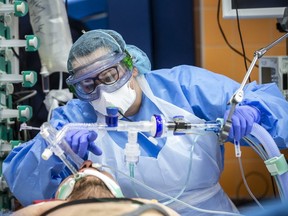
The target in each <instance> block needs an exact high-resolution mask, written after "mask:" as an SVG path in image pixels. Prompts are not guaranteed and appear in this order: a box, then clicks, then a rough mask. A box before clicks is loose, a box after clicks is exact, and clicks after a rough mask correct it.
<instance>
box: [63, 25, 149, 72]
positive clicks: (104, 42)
mask: <svg viewBox="0 0 288 216" xmlns="http://www.w3.org/2000/svg"><path fill="white" fill-rule="evenodd" d="M100 49H101V50H102V51H103V52H104V53H103V55H107V56H109V54H121V53H124V52H125V51H127V52H128V53H129V54H130V55H131V57H132V60H133V66H134V67H136V68H137V69H138V71H139V73H146V72H147V71H150V70H151V63H150V61H149V58H148V57H147V55H146V54H145V53H144V52H143V51H142V50H140V49H139V48H138V47H136V46H133V45H126V43H125V41H124V39H123V37H122V36H121V35H120V34H119V33H117V32H116V31H113V30H107V29H97V30H91V31H88V32H85V33H84V34H83V35H82V36H81V37H80V38H78V40H77V41H76V42H75V43H74V44H73V45H72V48H71V50H70V52H69V56H68V61H67V69H68V71H69V73H70V74H71V75H73V74H74V69H75V68H76V67H79V66H80V67H85V66H86V65H90V64H91V63H94V62H95V61H97V59H98V58H99V56H98V57H94V55H93V54H92V53H94V52H95V51H96V50H100Z"/></svg>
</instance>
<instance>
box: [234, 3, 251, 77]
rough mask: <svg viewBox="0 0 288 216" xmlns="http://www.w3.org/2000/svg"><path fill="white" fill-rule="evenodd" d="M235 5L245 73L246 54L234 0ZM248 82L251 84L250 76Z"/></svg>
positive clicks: (246, 67)
mask: <svg viewBox="0 0 288 216" xmlns="http://www.w3.org/2000/svg"><path fill="white" fill-rule="evenodd" d="M235 3H236V18H237V29H238V32H239V37H240V42H241V48H242V53H243V60H244V65H245V69H246V71H247V70H248V66H247V61H246V52H245V48H244V43H243V38H242V33H241V28H240V20H239V14H238V0H235ZM248 80H249V82H251V79H250V76H249V78H248Z"/></svg>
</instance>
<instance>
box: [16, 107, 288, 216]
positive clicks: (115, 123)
mask: <svg viewBox="0 0 288 216" xmlns="http://www.w3.org/2000/svg"><path fill="white" fill-rule="evenodd" d="M107 113H108V115H107V116H106V117H105V123H68V124H66V125H65V126H64V127H63V128H62V129H61V130H59V131H57V130H56V129H55V128H53V127H52V126H51V125H50V123H48V122H45V123H43V124H42V126H41V127H40V134H41V135H42V137H43V138H44V139H45V140H46V141H47V144H48V145H47V148H46V149H45V151H44V152H43V153H42V158H43V159H44V160H48V159H49V158H50V157H51V156H52V154H55V155H56V156H58V157H59V158H60V159H61V160H62V161H63V163H64V164H65V165H66V166H67V168H68V169H69V170H70V171H71V173H72V174H74V175H76V174H77V171H78V169H79V168H80V167H81V165H82V164H83V162H84V161H83V159H81V158H80V157H79V156H78V155H77V154H75V153H74V152H73V151H72V149H71V148H70V146H69V144H68V143H67V142H66V140H65V134H66V132H68V131H69V130H73V129H78V130H79V129H83V130H94V131H96V132H100V131H101V130H105V131H119V132H120V131H122V132H123V131H124V132H127V133H128V140H127V144H126V146H125V153H124V158H123V160H125V162H126V164H127V170H128V173H129V175H127V174H125V173H123V172H121V171H119V170H115V169H114V168H113V167H110V166H107V165H105V164H101V165H99V166H100V167H101V166H102V167H106V168H109V169H111V170H113V171H116V172H119V173H120V174H122V175H125V176H126V177H127V178H130V179H131V181H132V182H133V183H136V184H139V185H141V186H143V187H144V188H145V189H147V190H150V191H152V192H154V193H157V194H158V195H160V196H162V197H163V198H168V199H169V200H170V201H168V202H166V203H163V204H169V203H171V202H179V203H181V204H182V205H184V206H186V207H189V208H191V209H193V210H196V211H200V212H205V213H213V214H222V215H237V214H235V213H229V212H217V211H210V210H205V209H200V208H197V207H195V206H191V205H189V204H187V203H185V202H183V201H181V200H178V197H179V196H180V195H181V192H180V194H179V196H176V197H171V196H169V195H167V194H163V193H161V192H159V191H156V190H155V189H153V188H150V187H148V186H147V185H145V184H143V183H141V182H139V181H138V180H137V179H135V178H134V171H133V170H134V168H135V166H137V163H138V160H139V155H140V150H139V144H138V143H137V133H142V132H147V133H149V134H150V137H149V139H150V140H153V139H154V143H155V145H157V138H159V137H165V136H181V135H189V134H194V135H195V134H196V135H198V136H196V137H198V138H201V136H202V135H204V136H205V133H206V132H207V131H209V132H211V131H213V132H215V133H216V134H218V135H219V134H220V132H222V130H223V123H224V121H223V119H217V120H215V121H207V122H203V123H197V124H194V123H191V122H189V121H186V120H185V119H184V118H183V117H182V116H175V117H172V118H171V119H166V118H164V117H163V116H162V115H154V116H152V117H151V121H139V122H129V121H123V120H119V119H118V109H117V108H115V107H109V108H107ZM21 129H39V128H32V127H29V126H27V125H25V124H23V125H22V128H21ZM244 139H245V141H246V142H247V143H248V144H250V145H251V147H252V148H253V149H254V150H255V151H256V152H257V153H258V154H259V156H260V157H261V158H262V159H263V160H264V162H265V164H266V166H267V169H268V171H269V172H270V173H271V175H272V176H273V177H274V178H275V179H276V182H277V186H278V188H279V194H280V195H281V198H282V199H283V200H286V199H287V198H288V187H287V182H288V173H287V171H288V165H287V162H286V160H285V158H284V155H283V154H281V153H280V151H279V149H278V147H277V145H276V143H275V142H274V140H273V139H272V137H271V136H270V134H269V133H268V132H267V131H266V130H265V129H264V128H262V127H261V126H260V125H258V124H254V125H253V128H252V132H251V137H250V135H249V136H247V137H245V138H244ZM236 149H237V150H236V156H237V157H238V159H240V157H241V151H240V146H237V148H236ZM191 152H193V151H191ZM191 154H192V153H191ZM240 166H241V167H240V168H241V170H243V168H242V164H241V163H240ZM242 177H243V180H244V182H245V185H246V187H247V190H248V191H249V193H250V195H251V196H252V198H253V199H254V200H255V201H256V202H257V203H258V205H259V206H261V204H260V203H259V202H258V201H257V199H256V198H255V197H254V195H253V194H252V192H251V191H250V189H249V186H248V185H247V182H246V180H245V176H244V174H243V173H242ZM132 187H133V184H132ZM184 187H185V186H184ZM261 207H262V206H261Z"/></svg>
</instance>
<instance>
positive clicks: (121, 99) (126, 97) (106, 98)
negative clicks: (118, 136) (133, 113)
mask: <svg viewBox="0 0 288 216" xmlns="http://www.w3.org/2000/svg"><path fill="white" fill-rule="evenodd" d="M129 84H130V82H128V83H126V84H125V85H123V86H122V87H121V88H120V89H118V90H117V91H115V92H112V93H107V92H104V91H102V92H101V96H100V98H98V99H97V100H94V101H91V102H90V103H91V105H92V106H93V108H94V109H95V110H96V111H98V112H99V113H101V114H103V115H107V112H106V107H109V106H114V107H118V109H119V111H121V113H123V114H124V113H125V112H126V111H127V110H128V109H129V108H130V107H131V105H132V104H133V103H134V101H135V100H136V91H135V90H134V89H131V88H130V87H129Z"/></svg>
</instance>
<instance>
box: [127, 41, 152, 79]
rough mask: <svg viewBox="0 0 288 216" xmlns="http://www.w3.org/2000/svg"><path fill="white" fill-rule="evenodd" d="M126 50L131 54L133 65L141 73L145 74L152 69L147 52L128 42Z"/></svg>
mask: <svg viewBox="0 0 288 216" xmlns="http://www.w3.org/2000/svg"><path fill="white" fill-rule="evenodd" d="M126 50H127V51H128V53H129V54H130V55H131V57H132V61H133V65H134V67H136V68H137V69H138V71H139V73H140V74H145V73H147V72H149V71H151V63H150V60H149V58H148V56H147V55H146V53H145V52H143V51H142V50H141V49H139V48H138V47H136V46H134V45H128V44H127V46H126Z"/></svg>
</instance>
